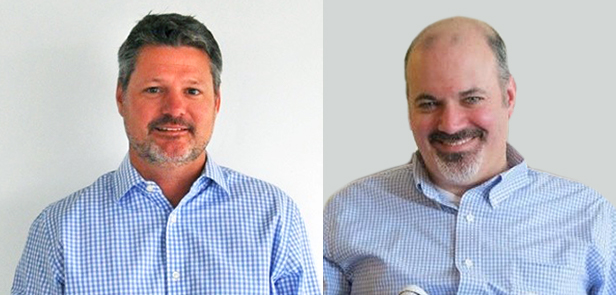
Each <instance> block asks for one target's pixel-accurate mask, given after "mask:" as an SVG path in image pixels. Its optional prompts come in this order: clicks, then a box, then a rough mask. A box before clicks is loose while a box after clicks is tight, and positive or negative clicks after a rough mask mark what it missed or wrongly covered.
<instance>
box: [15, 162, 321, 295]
mask: <svg viewBox="0 0 616 295" xmlns="http://www.w3.org/2000/svg"><path fill="white" fill-rule="evenodd" d="M319 293H320V288H319V283H318V282H317V278H316V274H315V270H314V264H313V260H312V256H311V252H310V249H309V243H308V239H307V236H306V232H305V228H304V224H303V221H302V219H301V217H300V214H299V211H298V209H297V207H296V206H295V204H294V203H293V202H292V201H291V200H290V199H289V198H288V197H287V196H286V195H285V194H284V193H283V192H282V191H280V190H279V189H278V188H276V187H274V186H273V185H270V184H268V183H266V182H263V181H260V180H257V179H254V178H250V177H247V176H245V175H242V174H240V173H237V172H235V171H233V170H230V169H228V168H225V167H221V166H218V165H216V164H215V163H214V162H213V161H212V160H211V159H210V158H209V157H208V160H207V162H206V166H205V169H204V172H203V174H202V175H201V176H200V177H199V178H198V179H197V180H196V181H195V182H194V184H193V185H192V187H191V189H190V191H189V193H188V194H187V195H186V196H185V197H184V198H183V199H182V201H181V202H180V203H179V204H178V206H177V207H176V208H175V209H174V208H173V207H172V206H171V205H170V204H169V202H168V201H167V199H166V198H165V197H164V196H163V195H162V192H161V190H160V188H159V187H158V186H157V185H156V184H155V183H154V182H151V181H146V180H144V179H143V178H142V177H141V176H140V175H139V173H138V172H137V171H136V170H135V169H134V168H133V167H132V165H131V164H130V160H129V159H128V157H126V158H125V159H124V161H123V162H122V164H121V165H120V168H119V169H118V170H117V171H115V172H111V173H108V174H105V175H103V176H102V177H101V178H99V179H98V180H97V181H96V182H95V183H94V184H92V185H91V186H89V187H87V188H85V189H82V190H80V191H78V192H76V193H74V194H72V195H70V196H68V197H67V198H65V199H63V200H61V201H59V202H56V203H54V204H52V205H50V206H49V207H48V208H46V209H45V210H44V211H43V212H42V213H41V214H40V215H39V216H38V218H37V219H36V220H35V221H34V223H33V225H32V228H31V230H30V234H29V237H28V240H27V243H26V248H25V250H24V253H23V256H22V258H21V260H20V262H19V265H18V267H17V271H16V275H15V280H14V283H13V289H12V294H36V295H39V294H88V295H90V294H148V295H151V294H319Z"/></svg>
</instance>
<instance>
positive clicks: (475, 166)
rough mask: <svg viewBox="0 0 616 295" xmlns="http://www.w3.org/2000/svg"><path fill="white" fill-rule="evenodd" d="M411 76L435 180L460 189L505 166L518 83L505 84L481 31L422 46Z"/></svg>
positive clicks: (424, 151)
mask: <svg viewBox="0 0 616 295" xmlns="http://www.w3.org/2000/svg"><path fill="white" fill-rule="evenodd" d="M407 77H408V81H407V83H408V85H407V86H408V87H409V97H408V100H409V118H410V124H411V129H412V131H413V136H414V138H415V142H416V143H417V146H418V148H419V151H420V153H421V155H422V158H423V159H424V162H425V164H426V167H427V169H428V172H429V174H430V177H431V178H432V181H434V182H435V183H436V184H437V185H439V186H441V187H443V188H445V189H449V190H452V191H454V192H455V191H458V192H459V191H460V188H469V187H471V186H474V185H477V184H479V183H481V182H483V181H485V180H487V179H489V178H491V177H492V176H494V175H496V174H498V173H500V172H502V171H503V170H504V169H505V168H506V156H505V155H506V143H507V133H508V120H509V118H510V116H511V114H512V112H513V107H514V103H515V83H514V82H513V79H511V80H510V83H509V84H508V85H507V86H506V89H501V87H500V84H499V79H498V73H497V64H496V61H495V58H494V54H493V53H492V51H491V49H490V47H489V46H488V45H487V42H486V41H485V37H484V36H483V35H478V34H477V35H476V36H457V38H453V37H442V38H440V37H439V38H435V39H432V40H431V41H430V44H429V46H418V47H417V48H416V49H415V50H414V51H413V53H412V55H411V59H410V62H409V65H407ZM503 99H504V100H503ZM462 191H465V189H462Z"/></svg>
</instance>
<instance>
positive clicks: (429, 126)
mask: <svg viewBox="0 0 616 295" xmlns="http://www.w3.org/2000/svg"><path fill="white" fill-rule="evenodd" d="M433 117H434V116H428V115H425V114H413V115H412V116H411V119H410V120H411V130H412V131H413V134H414V135H415V139H416V140H417V139H422V138H425V137H427V136H428V134H430V132H432V131H433V130H434V129H435V128H436V123H435V119H434V118H433Z"/></svg>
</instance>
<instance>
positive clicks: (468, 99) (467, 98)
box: [464, 96, 483, 104]
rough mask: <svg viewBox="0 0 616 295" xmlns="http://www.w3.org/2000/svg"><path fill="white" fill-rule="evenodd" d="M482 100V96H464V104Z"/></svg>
mask: <svg viewBox="0 0 616 295" xmlns="http://www.w3.org/2000/svg"><path fill="white" fill-rule="evenodd" d="M482 100H483V97H479V96H469V97H465V98H464V103H466V104H477V103H479V102H481V101H482Z"/></svg>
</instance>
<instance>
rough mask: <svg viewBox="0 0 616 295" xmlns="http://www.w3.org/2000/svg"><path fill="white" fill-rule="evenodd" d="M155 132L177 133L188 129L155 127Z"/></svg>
mask: <svg viewBox="0 0 616 295" xmlns="http://www.w3.org/2000/svg"><path fill="white" fill-rule="evenodd" d="M156 130H158V131H163V132H178V131H185V130H188V128H181V127H156Z"/></svg>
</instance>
